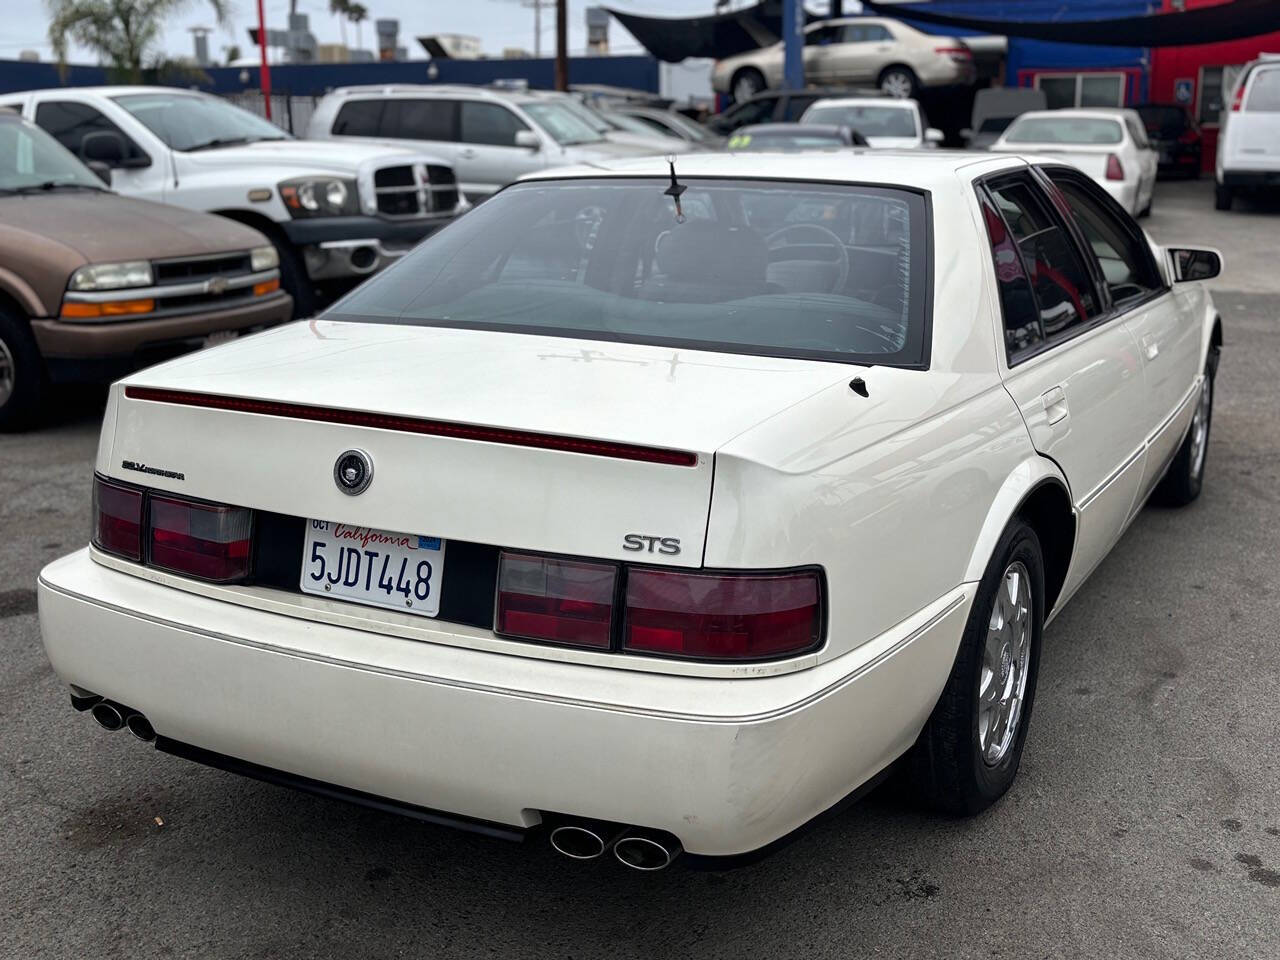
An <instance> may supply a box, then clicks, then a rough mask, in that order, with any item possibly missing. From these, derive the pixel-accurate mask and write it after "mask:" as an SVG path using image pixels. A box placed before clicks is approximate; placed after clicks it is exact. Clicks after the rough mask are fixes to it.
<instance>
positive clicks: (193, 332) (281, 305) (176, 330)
mask: <svg viewBox="0 0 1280 960" xmlns="http://www.w3.org/2000/svg"><path fill="white" fill-rule="evenodd" d="M292 314H293V299H292V298H291V297H290V296H289V295H288V294H287V293H283V292H282V293H276V294H269V295H268V296H265V297H262V298H261V299H259V300H254V301H253V302H251V303H246V304H243V305H240V306H236V307H231V308H223V309H221V310H207V311H200V312H198V313H188V314H183V315H181V316H176V317H161V318H158V319H154V320H122V321H120V322H117V323H69V322H67V321H64V320H54V319H37V320H32V321H31V331H32V333H33V334H34V335H35V339H36V345H37V346H38V347H39V348H40V352H41V354H42V355H43V356H44V359H45V364H46V366H47V368H48V370H49V375H50V378H51V379H53V380H54V381H66V380H85V381H95V380H98V381H107V380H114V379H116V378H117V377H120V376H123V375H124V374H126V373H128V372H129V371H131V370H133V369H136V368H138V367H140V366H146V365H148V364H150V363H155V362H158V361H159V360H163V359H168V358H169V357H173V356H177V355H178V354H181V353H184V352H186V351H188V350H193V349H196V348H197V347H199V346H200V345H201V344H202V343H203V342H204V338H205V337H207V336H209V334H212V333H221V332H223V331H232V330H234V331H246V330H252V329H257V328H262V327H270V326H275V325H276V324H278V323H284V322H285V321H286V320H288V319H289V318H290V317H291V316H292Z"/></svg>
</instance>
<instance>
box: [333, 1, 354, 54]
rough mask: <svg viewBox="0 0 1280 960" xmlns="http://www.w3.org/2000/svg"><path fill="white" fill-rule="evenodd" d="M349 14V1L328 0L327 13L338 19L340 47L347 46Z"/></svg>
mask: <svg viewBox="0 0 1280 960" xmlns="http://www.w3.org/2000/svg"><path fill="white" fill-rule="evenodd" d="M350 12H351V0H329V13H330V14H332V15H333V16H335V17H337V18H338V29H339V30H341V31H342V45H343V46H344V47H345V46H346V45H347V16H348V15H349V14H350Z"/></svg>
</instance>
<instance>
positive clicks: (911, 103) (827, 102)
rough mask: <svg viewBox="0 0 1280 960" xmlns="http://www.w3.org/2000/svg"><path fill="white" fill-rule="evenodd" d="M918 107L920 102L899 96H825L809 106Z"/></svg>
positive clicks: (811, 107)
mask: <svg viewBox="0 0 1280 960" xmlns="http://www.w3.org/2000/svg"><path fill="white" fill-rule="evenodd" d="M897 106H901V107H904V108H907V109H912V110H914V109H917V108H918V107H919V106H920V104H919V103H918V102H917V101H915V100H912V99H910V98H899V97H823V98H822V99H821V100H817V101H815V102H814V103H813V105H812V106H810V107H809V109H810V110H812V109H813V108H814V107H897Z"/></svg>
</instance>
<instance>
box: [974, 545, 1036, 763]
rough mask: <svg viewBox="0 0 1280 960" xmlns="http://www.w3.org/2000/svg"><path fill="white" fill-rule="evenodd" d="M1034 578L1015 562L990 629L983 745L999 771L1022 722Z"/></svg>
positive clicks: (982, 690) (981, 690)
mask: <svg viewBox="0 0 1280 960" xmlns="http://www.w3.org/2000/svg"><path fill="white" fill-rule="evenodd" d="M1032 602H1033V601H1032V598H1031V576H1030V574H1029V573H1028V572H1027V568H1026V566H1024V565H1023V563H1022V561H1021V560H1015V561H1014V562H1013V563H1011V564H1009V566H1008V567H1007V568H1006V569H1005V572H1004V576H1003V577H1001V578H1000V588H999V589H998V590H997V591H996V597H995V602H994V603H993V605H992V608H991V619H990V621H989V623H988V625H987V639H986V643H985V644H984V645H983V650H982V669H981V675H980V678H979V686H978V747H979V749H980V750H981V752H982V759H983V762H984V763H986V764H987V766H990V767H994V766H995V765H996V764H998V763H999V762H1000V761H1001V760H1003V759H1004V758H1005V755H1006V754H1007V753H1008V752H1009V748H1010V747H1011V746H1012V744H1013V741H1014V739H1015V737H1016V735H1017V732H1018V723H1019V721H1020V720H1021V718H1022V705H1023V701H1024V699H1025V697H1026V692H1027V670H1028V668H1029V666H1030V658H1031V629H1032V615H1031V614H1032V609H1031V605H1032Z"/></svg>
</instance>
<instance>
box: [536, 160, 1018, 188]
mask: <svg viewBox="0 0 1280 960" xmlns="http://www.w3.org/2000/svg"><path fill="white" fill-rule="evenodd" d="M1028 159H1030V158H1027V157H1024V156H1022V155H1018V156H1014V155H1005V154H990V153H985V152H981V153H979V152H976V151H971V150H929V151H924V150H868V151H865V152H862V153H856V154H855V153H850V152H848V151H844V152H841V153H833V154H819V153H812V154H777V155H775V154H762V153H738V154H734V153H719V152H707V153H686V154H681V155H680V156H679V157H677V158H676V160H675V167H676V176H677V178H679V177H682V176H683V177H723V178H726V179H748V180H749V179H755V180H762V179H763V180H793V181H797V182H801V183H804V182H821V183H875V184H884V185H886V186H899V187H906V188H908V189H917V190H942V189H953V188H954V187H955V178H956V175H957V173H958V172H959V171H961V170H962V169H963V168H965V167H971V166H983V165H985V166H986V167H987V168H988V169H995V167H996V166H1000V167H1004V166H1008V167H1016V166H1021V165H1022V163H1023V162H1025V161H1027V160H1028ZM1000 160H1004V161H1008V163H993V161H1000ZM670 176H671V173H670V170H669V169H668V166H667V160H666V159H665V158H664V157H640V158H636V159H618V160H610V161H597V162H593V163H592V164H591V165H590V166H586V165H583V166H576V167H560V168H558V169H553V170H546V171H543V170H539V171H535V172H533V173H530V174H527V175H526V176H524V177H522V178H521V179H522V180H558V179H565V178H579V179H580V178H584V177H592V178H595V177H664V178H665V177H670Z"/></svg>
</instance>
